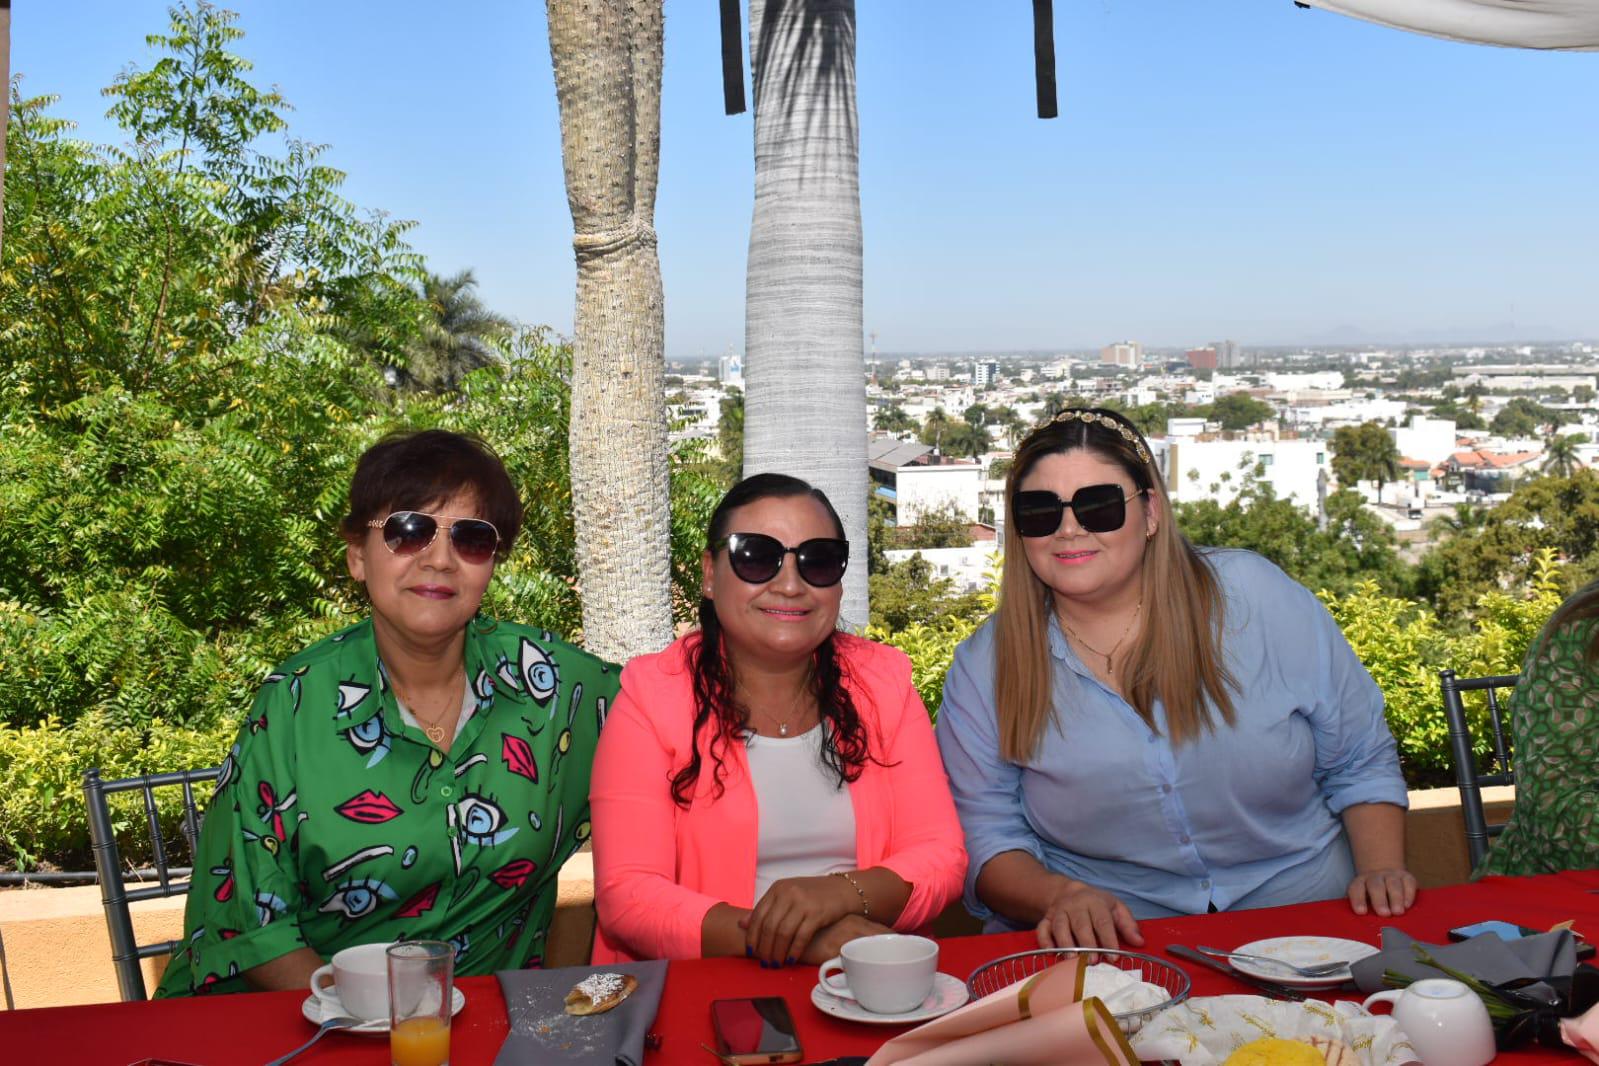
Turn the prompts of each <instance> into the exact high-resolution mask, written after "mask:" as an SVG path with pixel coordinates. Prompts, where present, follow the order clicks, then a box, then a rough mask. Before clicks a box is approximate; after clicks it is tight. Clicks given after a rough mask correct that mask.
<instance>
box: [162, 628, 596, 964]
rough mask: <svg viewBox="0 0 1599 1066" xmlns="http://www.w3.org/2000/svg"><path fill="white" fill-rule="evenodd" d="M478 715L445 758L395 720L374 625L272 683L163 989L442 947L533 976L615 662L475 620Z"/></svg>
mask: <svg viewBox="0 0 1599 1066" xmlns="http://www.w3.org/2000/svg"><path fill="white" fill-rule="evenodd" d="M465 656H466V668H467V683H468V684H469V685H470V686H471V689H472V694H473V695H474V696H475V697H476V700H477V705H476V710H475V711H474V713H473V714H472V716H471V718H469V719H468V720H467V722H466V723H465V725H463V726H462V727H461V730H460V733H459V734H458V735H457V736H456V738H455V740H454V742H453V743H452V744H451V745H450V748H449V751H448V752H443V751H440V750H439V749H437V748H435V747H434V746H433V745H432V744H430V743H429V742H428V740H427V737H426V736H424V735H423V733H422V732H421V730H419V729H417V728H416V727H415V726H409V725H406V724H405V723H404V722H403V721H402V719H401V716H400V712H399V708H398V706H397V704H396V702H395V698H394V693H393V690H392V689H391V688H390V686H389V685H388V683H387V678H386V675H385V672H384V668H383V664H382V663H381V662H380V661H379V659H378V653H377V645H376V643H375V641H374V639H373V635H372V624H371V621H370V620H368V621H365V622H361V623H359V624H358V625H355V626H352V627H350V628H348V629H345V630H343V631H342V632H339V633H336V634H334V635H332V636H330V637H327V638H326V639H324V640H322V641H319V642H318V643H316V644H314V645H312V646H311V647H310V648H307V649H306V650H305V651H303V652H301V653H300V654H298V655H296V656H294V657H293V658H292V659H290V660H289V661H288V662H286V663H284V664H283V666H282V667H280V668H279V669H278V670H277V671H275V672H274V673H272V674H271V675H270V676H269V677H268V678H267V680H266V683H265V684H264V685H263V686H262V688H261V691H260V693H259V694H258V695H257V697H256V701H255V706H254V708H253V710H252V711H251V713H250V715H249V717H248V718H247V719H246V721H245V723H244V727H243V728H242V729H241V730H240V732H239V737H238V740H237V742H236V743H235V744H234V745H233V748H232V750H231V751H230V752H229V753H228V756H227V758H226V760H224V762H223V766H222V771H221V777H220V778H219V781H218V785H217V791H216V795H215V797H214V798H213V799H212V801H211V804H210V807H209V808H208V809H207V811H206V815H205V822H204V825H203V827H202V829H201V833H200V842H199V847H198V853H197V854H196V856H195V864H194V878H193V882H192V884H191V886H190V889H189V897H188V904H187V907H186V910H185V914H184V944H183V946H181V947H180V948H179V949H178V950H177V951H176V952H175V953H174V957H173V960H172V963H171V965H170V966H169V967H168V969H167V972H166V975H165V977H164V978H163V979H162V981H161V986H160V988H159V989H158V991H157V993H156V994H157V996H174V995H187V994H190V993H196V992H222V991H228V992H232V991H244V990H246V985H245V982H244V979H243V977H242V976H240V975H241V974H242V973H243V972H244V971H246V970H249V969H251V968H252V967H255V966H259V965H261V964H262V963H264V962H268V961H270V960H272V959H275V958H278V957H280V956H283V955H286V954H288V953H289V952H291V951H294V950H296V949H298V948H302V947H309V948H311V949H313V950H314V951H316V952H317V954H319V955H321V956H322V957H323V958H324V959H325V958H327V957H329V956H331V955H332V954H333V953H334V952H336V951H338V950H340V949H341V948H346V947H350V946H351V945H354V944H365V943H382V942H387V941H392V940H402V939H407V940H408V939H438V940H448V941H449V942H450V943H451V944H453V945H454V947H455V955H456V972H457V973H460V974H486V973H492V972H494V971H496V970H504V969H514V968H517V967H521V966H526V965H537V964H538V962H539V960H540V959H541V958H542V956H543V951H544V938H545V935H546V933H547V931H548V928H549V923H550V919H551V917H552V915H553V913H554V908H555V892H556V875H557V873H558V872H559V871H560V868H561V864H562V863H563V862H564V861H565V860H566V859H567V858H568V857H569V856H570V855H571V854H572V852H574V851H576V850H577V848H578V847H579V846H581V844H582V843H583V842H584V841H585V840H587V839H588V835H589V801H588V793H589V776H590V772H591V769H592V765H593V761H594V745H595V743H596V742H597V740H598V739H599V731H600V726H601V724H602V723H603V722H604V719H605V713H606V708H607V707H608V706H609V705H610V703H611V701H612V700H613V699H614V697H615V695H616V692H617V683H618V678H619V676H620V671H619V670H618V669H617V667H615V666H613V665H611V664H610V663H606V662H604V661H602V660H600V659H597V658H595V657H594V656H592V655H589V654H587V653H585V652H582V651H580V650H578V649H577V648H574V647H572V646H571V645H569V644H566V643H565V642H563V641H560V640H557V639H555V638H554V637H552V636H551V635H550V634H549V633H545V632H540V631H539V630H536V629H530V628H528V627H526V626H520V625H514V624H511V623H506V622H494V621H491V620H488V619H477V620H474V621H473V622H472V623H471V624H470V625H469V626H468V627H467V637H466V648H465Z"/></svg>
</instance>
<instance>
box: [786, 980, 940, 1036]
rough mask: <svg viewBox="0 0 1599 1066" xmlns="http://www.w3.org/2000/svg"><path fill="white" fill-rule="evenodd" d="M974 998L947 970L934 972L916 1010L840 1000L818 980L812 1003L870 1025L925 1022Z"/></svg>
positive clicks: (850, 1019)
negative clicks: (891, 1010) (877, 1008)
mask: <svg viewBox="0 0 1599 1066" xmlns="http://www.w3.org/2000/svg"><path fill="white" fill-rule="evenodd" d="M969 998H971V993H969V992H967V991H966V982H965V981H962V980H961V979H960V978H959V977H951V976H950V975H949V974H947V973H939V974H934V975H933V990H932V991H931V992H929V993H928V995H927V998H926V999H924V1000H922V1004H921V1006H919V1007H917V1008H916V1009H915V1010H908V1011H906V1012H905V1013H903V1014H878V1013H876V1012H874V1011H869V1010H867V1009H866V1008H865V1007H863V1006H861V1005H860V1004H859V1003H856V1002H855V1001H854V1000H853V999H840V998H839V997H838V996H835V995H833V994H832V993H831V992H829V991H827V989H825V988H823V987H822V985H821V983H820V982H818V983H817V985H816V987H815V988H813V989H811V1002H812V1003H813V1004H815V1006H816V1009H817V1010H819V1011H821V1012H822V1013H823V1014H831V1015H832V1016H833V1017H835V1018H842V1019H844V1020H845V1021H846V1022H865V1023H866V1024H868V1025H905V1024H907V1023H909V1022H925V1021H927V1020H928V1019H929V1018H936V1017H938V1016H939V1015H940V1014H948V1013H949V1012H950V1011H952V1010H954V1009H955V1008H956V1007H959V1006H960V1005H961V1004H963V1003H965V1002H966V1001H967V999H969Z"/></svg>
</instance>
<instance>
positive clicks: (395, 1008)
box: [388, 940, 455, 1066]
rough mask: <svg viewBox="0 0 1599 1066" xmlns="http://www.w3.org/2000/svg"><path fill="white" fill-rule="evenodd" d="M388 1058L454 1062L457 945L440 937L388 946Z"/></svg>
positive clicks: (431, 1064)
mask: <svg viewBox="0 0 1599 1066" xmlns="http://www.w3.org/2000/svg"><path fill="white" fill-rule="evenodd" d="M388 961H389V1058H390V1061H391V1062H392V1064H393V1066H450V1007H451V1005H452V1004H451V1002H450V1001H451V998H452V996H453V994H454V986H455V949H454V948H452V947H451V946H450V945H449V944H446V943H445V942H444V941H442V940H407V941H405V942H403V943H400V944H394V945H392V946H390V948H389V950H388Z"/></svg>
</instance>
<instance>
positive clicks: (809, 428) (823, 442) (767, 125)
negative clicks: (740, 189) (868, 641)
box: [744, 0, 867, 626]
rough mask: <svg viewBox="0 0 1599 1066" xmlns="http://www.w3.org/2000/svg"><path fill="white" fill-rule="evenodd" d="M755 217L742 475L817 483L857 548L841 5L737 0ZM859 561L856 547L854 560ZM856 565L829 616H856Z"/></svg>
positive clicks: (855, 199) (851, 169) (849, 56)
mask: <svg viewBox="0 0 1599 1066" xmlns="http://www.w3.org/2000/svg"><path fill="white" fill-rule="evenodd" d="M750 58H751V65H752V67H753V72H754V87H755V212H754V218H753V220H752V222H751V225H750V248H749V266H748V279H747V285H746V294H745V327H744V328H745V362H744V383H745V388H746V396H745V405H746V416H745V429H744V473H745V474H746V475H748V474H755V473H759V472H761V471H765V470H780V471H785V472H789V473H793V474H797V475H799V476H801V477H804V478H805V479H806V480H808V481H811V482H812V483H813V484H815V485H816V486H817V487H819V488H821V489H822V490H823V491H825V492H826V493H827V495H828V498H829V499H831V500H832V502H833V505H834V506H835V507H836V508H838V512H839V516H840V517H841V518H842V519H843V521H844V533H845V536H846V537H848V538H849V540H850V542H851V543H853V544H854V545H856V551H857V552H860V553H864V552H865V549H866V497H867V478H866V387H865V373H866V367H865V353H864V344H863V337H864V324H863V318H862V311H861V202H860V133H859V128H858V126H857V123H856V114H855V4H854V0H750ZM864 558H865V556H864V554H861V555H859V556H858V558H857V563H859V562H860V561H861V560H863V559H864ZM866 571H867V567H865V566H863V565H856V566H853V567H851V568H850V570H849V572H848V573H847V574H846V575H845V578H844V600H843V605H842V607H841V611H840V613H841V617H842V618H843V620H844V623H845V624H846V625H848V626H862V625H865V623H866V621H867V603H866V598H867V585H866Z"/></svg>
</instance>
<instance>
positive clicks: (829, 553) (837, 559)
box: [713, 533, 849, 589]
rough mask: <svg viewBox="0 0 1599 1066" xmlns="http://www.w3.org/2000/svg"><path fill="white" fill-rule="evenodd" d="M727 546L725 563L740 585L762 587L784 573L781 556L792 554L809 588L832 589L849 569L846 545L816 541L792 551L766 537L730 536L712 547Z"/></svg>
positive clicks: (831, 540) (836, 540) (829, 540)
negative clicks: (730, 567)
mask: <svg viewBox="0 0 1599 1066" xmlns="http://www.w3.org/2000/svg"><path fill="white" fill-rule="evenodd" d="M723 545H726V546H727V561H728V564H729V565H730V566H732V568H733V573H734V574H736V575H737V576H738V579H739V580H740V581H748V582H749V583H750V584H751V585H764V584H766V582H768V581H770V580H772V579H773V578H774V577H776V576H777V574H778V571H780V570H782V569H783V556H785V555H788V554H789V553H791V552H792V553H793V555H794V559H795V562H796V563H797V564H798V566H799V576H800V577H801V578H802V579H804V581H805V583H806V584H807V585H810V586H811V587H812V588H819V589H825V588H831V587H832V586H834V585H836V584H838V583H839V582H840V581H842V580H844V571H845V570H847V569H848V568H849V541H847V540H840V539H839V538H837V537H816V538H813V539H811V540H807V541H803V542H801V543H800V544H798V545H796V546H795V547H792V548H789V547H785V546H784V544H783V542H782V541H780V540H778V539H777V538H776V537H769V536H767V535H766V534H765V533H729V534H728V535H727V536H725V537H723V538H722V539H721V540H719V541H717V542H716V544H715V545H714V546H713V547H715V548H721V547H722V546H723Z"/></svg>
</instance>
